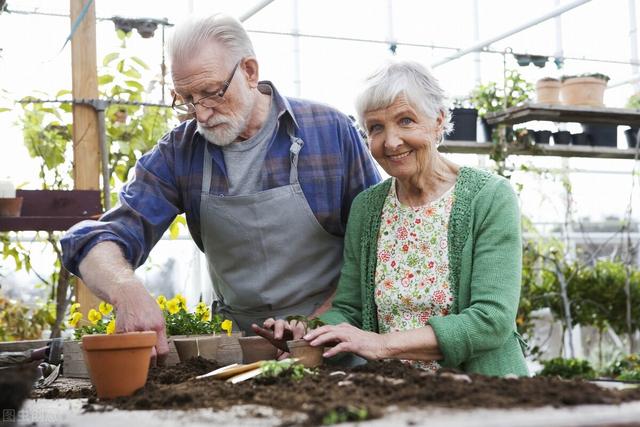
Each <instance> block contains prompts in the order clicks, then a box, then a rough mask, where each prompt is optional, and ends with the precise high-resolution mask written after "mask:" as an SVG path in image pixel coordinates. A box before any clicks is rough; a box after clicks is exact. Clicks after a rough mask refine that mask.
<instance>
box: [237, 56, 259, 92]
mask: <svg viewBox="0 0 640 427" xmlns="http://www.w3.org/2000/svg"><path fill="white" fill-rule="evenodd" d="M240 65H241V68H242V70H243V72H244V74H245V76H246V78H247V83H249V87H250V88H251V89H255V88H257V87H258V82H259V81H260V78H259V73H258V69H259V67H258V61H257V60H256V58H254V57H252V56H249V57H247V58H244V59H243V60H242V63H241V64H240Z"/></svg>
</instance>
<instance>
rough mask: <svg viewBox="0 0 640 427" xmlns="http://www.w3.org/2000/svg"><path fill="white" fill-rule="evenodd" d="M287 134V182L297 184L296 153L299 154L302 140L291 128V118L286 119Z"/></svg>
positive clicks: (302, 143)
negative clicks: (288, 164) (288, 142)
mask: <svg viewBox="0 0 640 427" xmlns="http://www.w3.org/2000/svg"><path fill="white" fill-rule="evenodd" d="M287 134H288V135H289V139H290V140H291V148H289V158H290V161H291V170H290V172H289V184H297V183H298V155H299V154H300V150H302V146H303V145H304V141H303V140H302V139H300V138H298V137H297V136H296V134H295V131H294V129H293V123H292V120H289V121H287Z"/></svg>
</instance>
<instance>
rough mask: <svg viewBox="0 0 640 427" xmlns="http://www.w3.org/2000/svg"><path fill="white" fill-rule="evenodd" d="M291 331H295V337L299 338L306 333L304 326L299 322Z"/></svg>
mask: <svg viewBox="0 0 640 427" xmlns="http://www.w3.org/2000/svg"><path fill="white" fill-rule="evenodd" d="M291 332H292V333H293V339H294V340H299V339H301V338H302V337H303V336H304V333H305V330H304V326H303V325H300V324H299V323H298V324H297V325H295V326H294V327H293V328H291Z"/></svg>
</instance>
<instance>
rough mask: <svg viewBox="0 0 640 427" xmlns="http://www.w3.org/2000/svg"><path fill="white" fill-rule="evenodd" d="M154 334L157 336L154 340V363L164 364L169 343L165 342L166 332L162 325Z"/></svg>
mask: <svg viewBox="0 0 640 427" xmlns="http://www.w3.org/2000/svg"><path fill="white" fill-rule="evenodd" d="M156 334H157V337H158V338H157V341H156V351H157V360H156V363H157V364H158V365H160V366H164V362H165V361H166V360H167V356H169V343H168V342H167V333H166V331H165V329H164V326H163V327H162V328H160V330H159V331H156Z"/></svg>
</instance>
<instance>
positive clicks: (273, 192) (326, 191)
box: [62, 15, 380, 355]
mask: <svg viewBox="0 0 640 427" xmlns="http://www.w3.org/2000/svg"><path fill="white" fill-rule="evenodd" d="M169 54H170V58H171V63H172V67H171V74H172V78H173V83H174V90H175V96H174V100H173V108H174V109H175V110H176V111H178V112H181V113H190V114H192V115H193V116H194V117H195V119H194V120H189V121H186V122H184V123H182V124H181V125H179V126H178V127H176V128H175V129H173V130H172V131H171V132H169V133H168V134H167V135H166V136H165V137H164V138H163V139H162V140H161V141H160V142H159V143H158V145H157V146H156V147H155V148H154V149H153V150H151V151H150V152H149V153H147V154H145V155H144V156H143V157H142V158H141V159H140V160H139V161H138V163H137V165H136V168H135V177H134V179H132V180H131V181H130V182H129V183H128V184H127V185H126V186H125V188H124V189H123V191H122V192H121V194H120V202H121V203H120V206H119V207H117V208H115V209H113V210H111V211H109V212H107V213H106V214H105V215H104V216H103V217H102V218H101V219H100V220H99V221H84V222H82V223H79V224H77V225H76V226H74V227H73V228H72V229H70V230H69V232H68V233H67V234H66V235H65V237H64V238H63V240H62V246H63V250H64V262H65V266H66V267H67V268H68V269H69V270H70V271H72V272H73V273H75V274H77V275H79V276H80V277H82V279H83V280H84V281H85V283H86V284H87V286H88V287H89V288H90V289H91V290H92V291H93V292H94V293H95V294H96V295H98V296H99V297H101V298H103V299H105V300H107V301H110V302H111V303H112V304H113V305H114V306H115V309H116V311H117V323H116V330H117V331H134V330H155V331H157V332H158V335H159V340H158V344H157V346H156V349H157V352H158V354H159V355H163V354H165V353H166V352H167V351H168V349H167V343H166V338H165V332H164V319H163V318H162V313H161V312H160V310H159V309H158V306H157V304H156V302H155V301H154V299H153V298H152V297H151V295H149V293H148V292H147V291H146V290H145V288H144V287H143V285H142V283H141V282H140V281H139V280H138V279H137V278H136V277H135V275H134V272H133V267H138V266H140V265H141V264H142V263H143V262H144V261H145V259H146V258H147V256H148V255H149V252H150V251H151V248H152V247H153V246H154V245H155V243H156V242H157V241H158V240H159V239H160V237H161V236H162V234H163V232H164V231H165V230H166V229H167V227H168V226H169V224H171V222H172V221H173V219H174V218H175V216H176V215H178V214H180V213H182V212H186V216H187V222H188V225H189V230H190V232H191V235H192V236H193V239H194V241H195V242H196V244H197V245H198V247H199V248H200V249H201V250H202V251H203V252H204V253H205V255H206V257H207V259H208V263H209V271H210V274H211V279H212V282H213V285H214V289H215V293H216V295H217V298H218V300H217V301H216V304H215V306H216V310H217V312H219V313H220V314H222V315H223V316H225V317H228V318H231V319H232V320H233V321H234V323H235V324H236V325H237V326H238V327H239V328H240V329H241V330H244V331H246V332H248V333H252V332H251V328H250V326H251V324H252V323H258V324H262V322H263V321H264V320H265V319H267V318H270V317H276V318H281V317H283V316H287V315H290V314H305V315H311V314H318V313H319V312H321V311H322V310H323V308H326V307H328V306H329V305H330V300H331V297H332V295H333V293H334V290H335V286H336V283H337V279H338V276H339V271H340V267H341V264H342V247H343V236H344V233H345V227H346V221H347V218H348V214H349V209H350V207H351V202H352V201H353V199H354V197H355V196H356V195H357V194H358V193H360V192H361V191H362V190H364V189H366V188H368V187H370V186H371V185H373V184H375V183H377V182H378V181H379V179H380V177H379V174H378V172H377V170H376V168H375V166H374V163H373V161H372V159H371V157H370V155H369V154H368V151H367V149H366V147H365V145H364V144H363V142H362V140H361V138H360V136H359V134H358V131H357V129H356V128H355V127H354V124H353V123H352V121H351V120H349V118H348V117H347V116H345V115H343V114H341V113H339V112H338V111H336V110H334V109H332V108H330V107H327V106H325V105H319V104H316V103H312V102H309V101H303V100H299V99H289V98H285V97H283V96H282V95H280V94H279V93H278V91H277V90H276V88H275V86H274V85H273V84H272V83H270V82H268V81H259V79H258V61H257V59H256V56H255V54H254V51H253V46H252V44H251V41H250V40H249V37H248V35H247V33H246V32H245V30H244V29H243V28H242V26H241V25H240V23H239V22H238V21H236V20H235V19H233V18H230V17H227V16H222V15H214V16H210V17H206V18H201V19H197V20H192V21H189V22H188V23H186V24H183V25H182V26H179V27H177V28H176V29H175V33H174V35H173V38H172V40H171V43H170V46H169Z"/></svg>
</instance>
